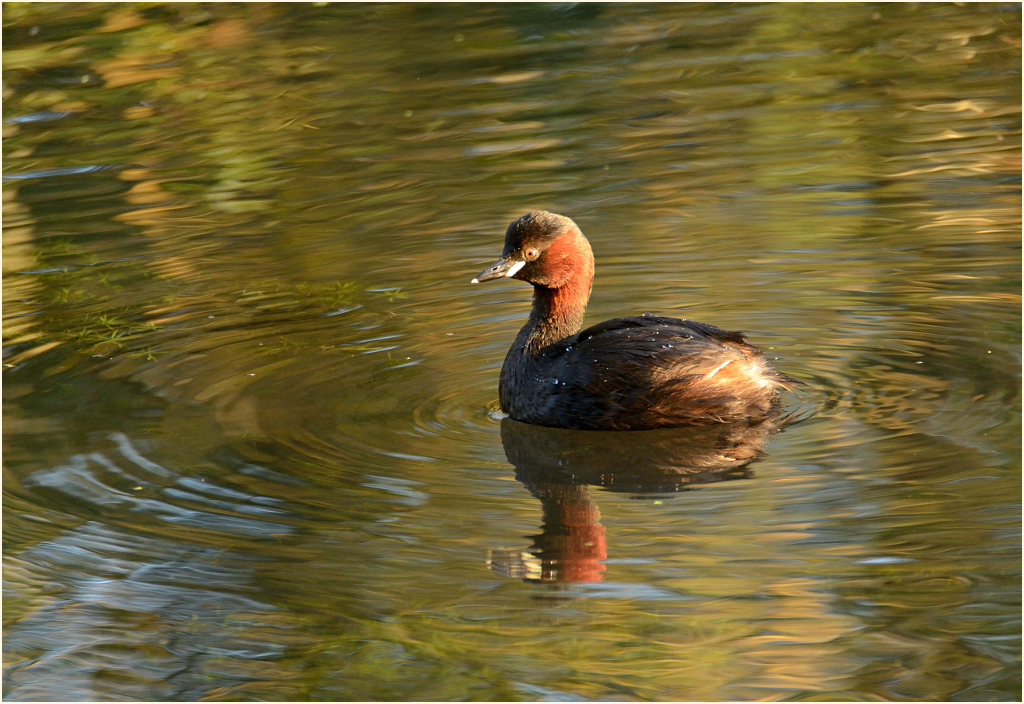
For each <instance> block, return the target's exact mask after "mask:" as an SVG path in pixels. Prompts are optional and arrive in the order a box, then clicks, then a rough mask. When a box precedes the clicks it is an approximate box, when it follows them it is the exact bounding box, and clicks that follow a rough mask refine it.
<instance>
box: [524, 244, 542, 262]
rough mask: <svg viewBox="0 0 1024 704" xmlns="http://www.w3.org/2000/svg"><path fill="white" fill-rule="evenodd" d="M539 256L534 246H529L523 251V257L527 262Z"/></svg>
mask: <svg viewBox="0 0 1024 704" xmlns="http://www.w3.org/2000/svg"><path fill="white" fill-rule="evenodd" d="M539 256H540V252H539V251H538V250H537V248H536V247H530V248H529V249H528V250H526V251H525V252H523V258H525V259H526V261H528V262H532V261H533V260H534V259H536V258H537V257H539Z"/></svg>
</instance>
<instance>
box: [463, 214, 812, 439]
mask: <svg viewBox="0 0 1024 704" xmlns="http://www.w3.org/2000/svg"><path fill="white" fill-rule="evenodd" d="M500 278H515V279H520V280H522V281H527V282H529V283H531V284H533V309H532V311H531V312H530V318H529V320H527V322H526V325H524V326H523V329H522V330H520V331H519V334H518V335H517V336H516V339H515V342H513V343H512V347H511V349H509V351H508V354H507V355H506V357H505V363H504V364H503V365H502V367H501V377H500V379H499V382H498V396H499V398H500V400H501V409H502V410H503V411H504V412H505V413H507V414H508V415H509V416H511V417H512V418H514V419H516V420H520V421H523V422H526V423H535V424H537V425H547V426H554V427H560V428H579V429H591V430H641V429H648V428H665V427H671V426H679V425H699V424H704V423H719V422H729V421H737V420H751V421H758V420H761V419H764V418H767V417H769V416H770V415H771V414H772V412H773V411H774V410H775V406H776V403H777V401H778V398H779V390H780V389H788V388H790V385H791V384H792V383H794V382H795V380H794V379H791V378H789V377H787V376H785V375H784V374H780V373H779V372H777V371H775V370H774V369H772V368H771V367H770V366H769V364H768V362H767V361H766V360H765V358H764V357H763V356H762V355H761V353H760V352H759V351H758V350H757V348H756V347H754V346H752V345H750V344H749V343H747V341H746V340H745V339H744V337H743V334H742V333H738V332H728V331H726V330H722V329H720V328H716V327H714V326H712V325H707V324H705V323H698V322H696V321H693V320H681V319H679V318H665V317H659V316H654V315H649V314H646V313H645V314H644V315H641V316H631V317H627V318H614V319H612V320H606V321H605V322H603V323H598V324H597V325H594V326H592V327H589V328H587V329H586V330H583V331H581V330H580V328H581V327H582V323H583V313H584V311H585V310H586V308H587V301H588V299H589V298H590V289H591V283H592V281H593V279H594V255H593V253H592V252H591V249H590V243H589V242H588V241H587V238H586V237H584V236H583V233H582V232H580V229H579V227H578V226H577V225H576V223H574V222H573V221H572V220H570V219H569V218H567V217H564V216H562V215H556V214H554V213H549V212H546V211H536V212H532V213H527V214H526V215H524V216H522V217H521V218H519V219H518V220H516V221H514V222H513V223H512V224H511V225H509V227H508V230H507V231H506V233H505V249H504V251H503V252H502V253H501V258H500V259H499V260H498V261H497V262H496V263H495V264H493V265H492V266H489V267H488V268H486V269H484V270H483V271H482V272H480V274H479V275H478V276H477V277H476V278H475V279H473V281H472V283H478V282H480V281H490V280H492V279H500Z"/></svg>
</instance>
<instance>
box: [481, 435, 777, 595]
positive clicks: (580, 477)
mask: <svg viewBox="0 0 1024 704" xmlns="http://www.w3.org/2000/svg"><path fill="white" fill-rule="evenodd" d="M791 421H792V419H791V418H786V417H782V418H778V417H777V418H769V419H767V420H764V421H762V422H760V423H756V424H751V423H746V422H738V423H719V424H713V425H705V426H695V427H685V428H666V429H659V430H641V431H632V432H604V431H594V430H565V429H562V428H547V427H543V426H539V425H529V424H526V423H520V422H519V421H516V420H512V419H511V418H505V419H504V420H503V421H502V423H501V440H502V444H503V445H504V448H505V456H506V457H507V458H508V461H509V462H510V463H512V465H513V466H514V467H515V469H516V479H518V480H519V481H521V482H522V483H523V484H524V485H525V486H526V488H527V489H529V490H530V493H532V494H533V495H534V496H536V497H537V498H538V499H540V502H541V506H542V509H543V515H544V523H543V526H542V532H541V533H540V534H539V535H536V536H534V538H533V545H532V546H531V547H530V548H528V549H527V550H516V549H500V550H492V551H491V554H490V555H489V558H488V565H489V566H490V568H491V569H492V570H494V571H495V572H497V573H499V574H501V575H503V576H506V577H511V578H518V579H523V580H525V581H535V582H546V583H555V584H558V583H563V584H564V583H583V582H600V581H602V580H603V578H604V571H605V564H604V560H605V559H606V558H607V557H608V551H607V546H606V542H605V532H604V526H602V525H601V515H600V512H599V511H598V507H597V503H596V502H595V501H594V498H593V496H592V495H591V491H590V487H591V486H599V487H602V488H604V489H606V490H610V491H616V492H624V493H628V494H634V495H645V494H646V495H657V494H667V493H673V492H679V491H688V490H690V489H692V488H693V487H694V486H695V485H698V484H710V483H713V482H723V481H729V480H732V479H747V478H750V477H751V476H752V474H753V473H752V471H751V469H750V464H751V463H752V462H754V461H755V460H757V459H759V458H760V457H761V456H762V455H763V453H764V445H765V442H766V441H767V439H768V437H769V436H770V435H772V434H773V433H775V432H777V431H778V430H780V429H781V428H782V427H783V426H784V425H788V424H789V422H791Z"/></svg>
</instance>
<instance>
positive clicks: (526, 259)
mask: <svg viewBox="0 0 1024 704" xmlns="http://www.w3.org/2000/svg"><path fill="white" fill-rule="evenodd" d="M501 278H515V279H520V280H522V281H528V282H529V283H531V284H533V285H535V286H543V287H545V288H559V287H561V286H564V285H565V284H566V283H568V282H569V281H570V280H573V279H580V278H584V279H586V281H587V283H588V284H589V283H590V281H591V280H592V279H593V278H594V254H593V252H592V251H591V249H590V243H589V242H588V241H587V238H586V237H584V236H583V233H582V232H580V228H579V227H578V226H577V225H576V223H574V222H573V221H572V220H570V219H569V218H567V217H565V216H564V215H556V214H555V213H549V212H548V211H546V210H535V211H533V212H531V213H527V214H526V215H523V216H522V217H520V218H518V219H516V220H514V221H513V222H512V224H511V225H509V226H508V230H506V231H505V249H504V250H503V251H502V253H501V258H500V259H499V260H498V261H497V262H495V263H494V264H492V265H491V266H489V267H487V268H486V269H484V270H483V271H482V272H480V274H478V275H477V277H476V278H475V279H473V281H472V283H474V284H475V283H479V282H481V281H491V280H492V279H501Z"/></svg>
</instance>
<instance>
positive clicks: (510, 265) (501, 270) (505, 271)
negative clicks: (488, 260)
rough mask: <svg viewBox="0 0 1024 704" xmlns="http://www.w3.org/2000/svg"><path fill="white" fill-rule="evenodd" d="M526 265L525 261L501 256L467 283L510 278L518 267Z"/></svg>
mask: <svg viewBox="0 0 1024 704" xmlns="http://www.w3.org/2000/svg"><path fill="white" fill-rule="evenodd" d="M524 266H526V262H525V261H522V260H519V261H516V260H514V259H505V258H501V259H499V260H498V261H496V262H494V264H491V265H490V266H489V267H487V268H486V269H484V270H483V271H481V272H480V273H479V274H477V275H476V278H474V279H473V280H472V281H470V282H469V283H471V284H478V283H480V282H481V281H490V280H492V279H501V278H511V277H513V276H515V275H516V272H518V271H519V270H520V269H522V268H523V267H524Z"/></svg>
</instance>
